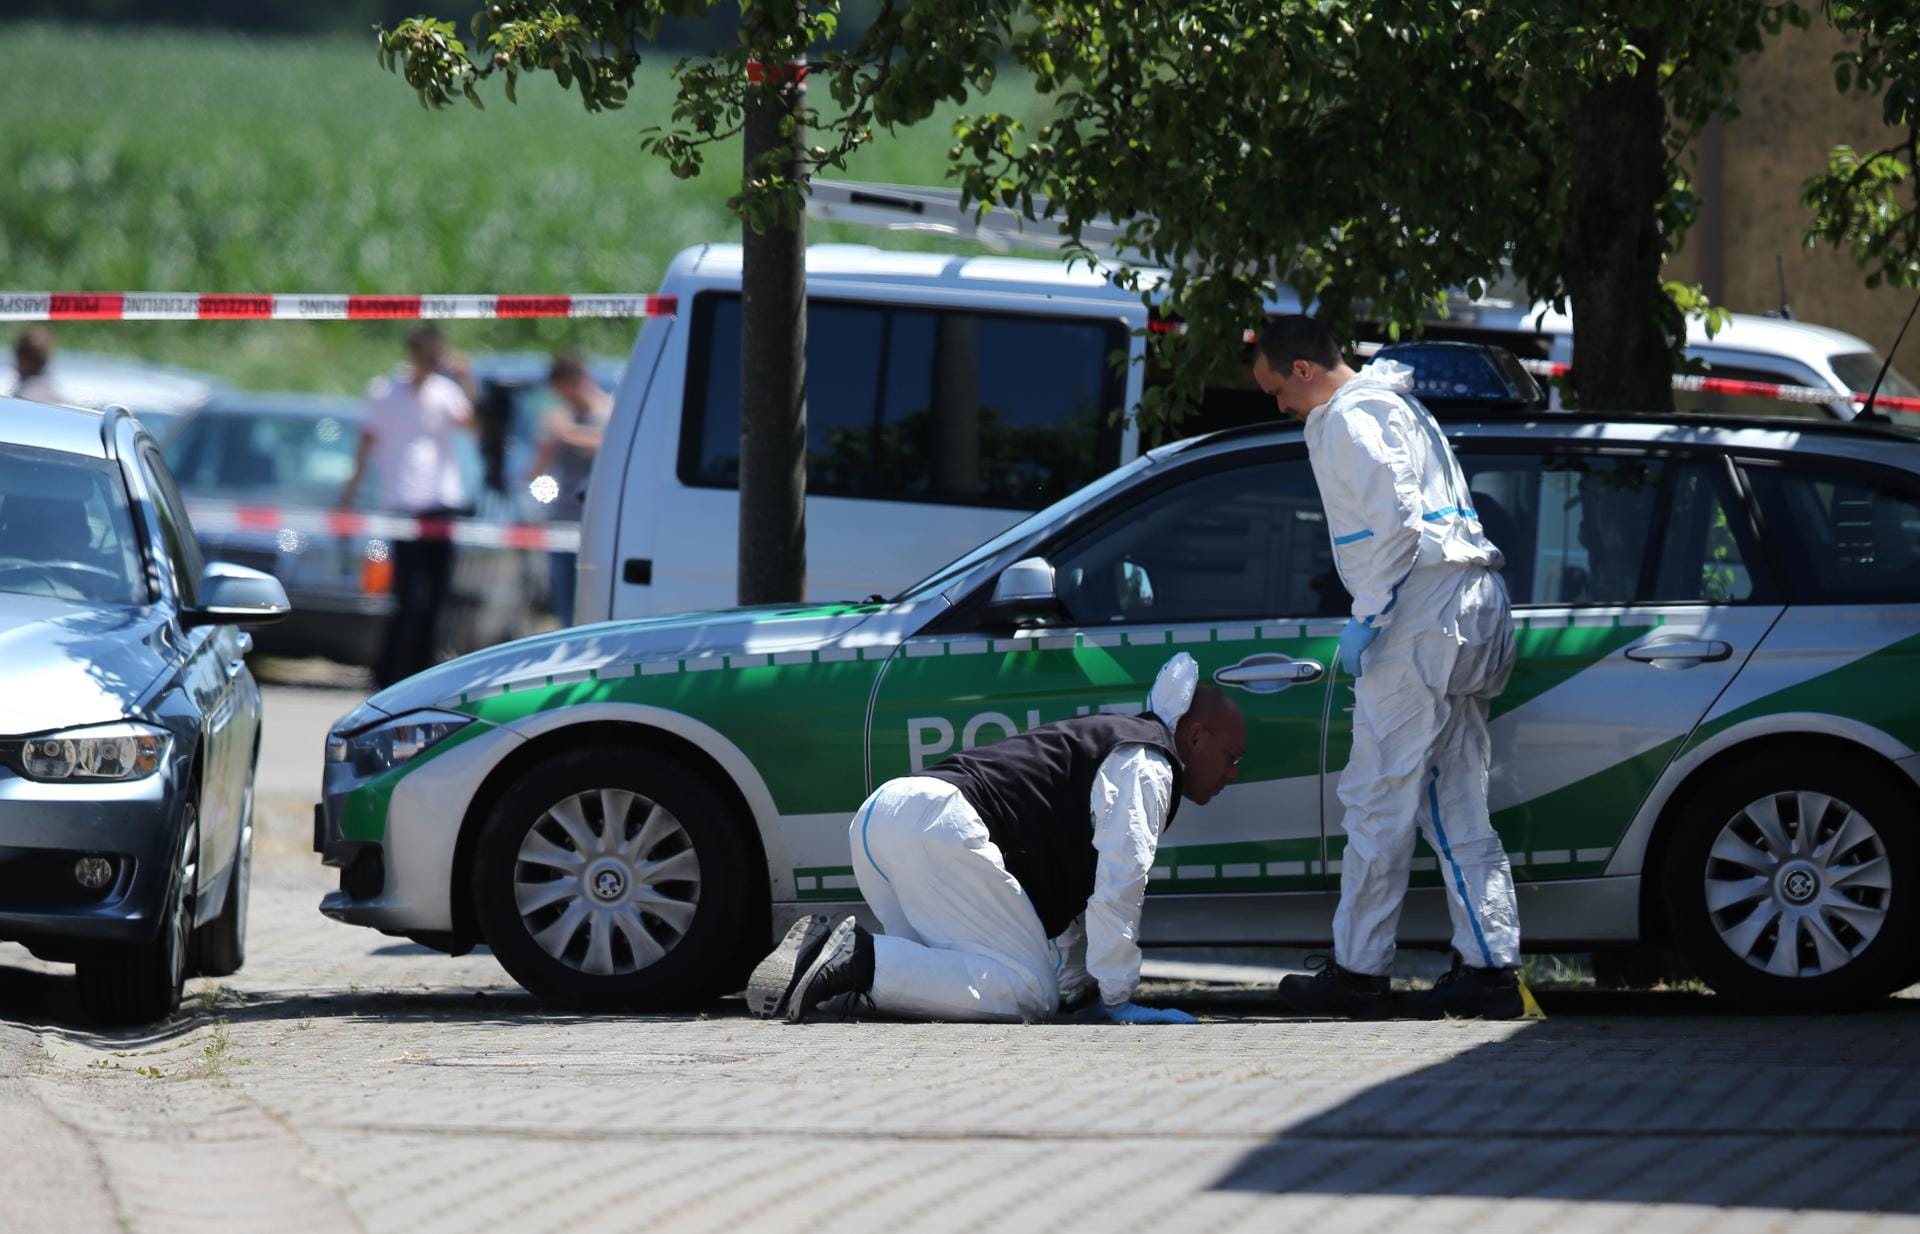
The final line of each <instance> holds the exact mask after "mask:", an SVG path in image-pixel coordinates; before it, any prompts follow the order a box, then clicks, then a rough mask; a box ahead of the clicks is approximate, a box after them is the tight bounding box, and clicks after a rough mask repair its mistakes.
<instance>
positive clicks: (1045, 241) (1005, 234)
mask: <svg viewBox="0 0 1920 1234" xmlns="http://www.w3.org/2000/svg"><path fill="white" fill-rule="evenodd" d="M1047 205H1048V202H1047V199H1046V198H1044V197H1035V198H1034V199H1033V208H1034V213H1035V214H1036V215H1037V216H1038V217H1037V218H1027V217H1026V216H1025V215H1023V214H1021V213H1020V212H1019V211H1018V210H1010V209H1008V208H1006V207H1005V206H988V207H987V208H986V209H985V210H982V209H981V208H980V206H979V205H978V204H977V203H976V204H974V205H963V204H962V203H961V199H960V190H959V189H944V188H922V187H918V186H915V185H906V184H874V183H870V182H866V181H860V180H815V181H813V188H812V192H811V194H810V196H809V197H808V198H807V214H808V215H809V216H810V217H812V218H816V219H820V220H823V221H826V222H834V223H859V224H864V225H866V226H870V227H884V228H887V229H888V230H891V231H917V232H925V233H928V234H932V235H939V236H952V237H954V238H956V239H961V240H972V241H974V242H975V243H978V244H981V245H984V246H986V247H987V248H990V249H992V250H993V251H994V252H996V253H1008V252H1012V251H1013V250H1014V249H1015V248H1029V249H1040V250H1044V251H1046V252H1050V253H1063V252H1065V251H1066V249H1067V247H1068V242H1067V236H1066V233H1065V232H1063V231H1062V230H1061V228H1060V225H1059V224H1058V223H1056V222H1055V221H1054V220H1052V219H1050V218H1048V217H1046V213H1047ZM1125 237H1126V225H1125V224H1122V223H1116V222H1114V221H1113V220H1112V219H1110V218H1108V217H1107V216H1106V215H1104V214H1103V215H1100V216H1098V217H1096V218H1094V219H1091V220H1089V221H1088V223H1087V224H1086V225H1085V226H1084V227H1082V228H1081V229H1080V242H1081V244H1082V245H1084V246H1085V247H1086V248H1088V249H1090V250H1092V251H1093V252H1096V253H1100V254H1102V255H1105V256H1111V257H1114V258H1116V259H1122V258H1124V257H1126V256H1128V255H1129V253H1130V250H1128V249H1125V248H1123V247H1122V246H1123V242H1124V240H1125Z"/></svg>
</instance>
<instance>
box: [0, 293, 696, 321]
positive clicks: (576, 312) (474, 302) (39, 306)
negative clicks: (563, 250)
mask: <svg viewBox="0 0 1920 1234" xmlns="http://www.w3.org/2000/svg"><path fill="white" fill-rule="evenodd" d="M679 307H680V306H679V303H678V298H677V297H674V296H642V295H604V296H601V295H594V296H465V295H461V296H338V295H299V294H296V295H284V296H278V295H276V296H251V295H216V294H212V293H201V292H192V291H187V292H169V291H128V292H91V291H0V321H492V320H495V319H497V318H510V317H672V316H673V315H674V314H675V313H676V312H678V311H679Z"/></svg>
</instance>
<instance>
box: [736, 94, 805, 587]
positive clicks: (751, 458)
mask: <svg viewBox="0 0 1920 1234" xmlns="http://www.w3.org/2000/svg"><path fill="white" fill-rule="evenodd" d="M783 68H784V66H779V65H769V66H768V69H769V76H770V77H775V76H778V75H779V74H780V72H781V70H782V69H783ZM804 88H805V87H804V84H803V82H802V81H800V80H796V79H793V78H791V77H790V78H789V79H788V80H787V81H786V82H785V85H784V88H781V89H777V90H776V89H774V88H772V87H769V88H768V89H765V90H759V89H750V90H748V91H747V95H746V98H747V105H746V131H745V133H744V135H743V136H744V139H745V143H746V153H745V156H744V163H743V169H744V172H745V174H746V175H747V176H749V177H751V176H752V175H754V169H755V164H756V162H757V161H758V160H760V159H761V158H762V157H763V156H766V155H768V154H769V153H770V152H778V154H779V156H780V157H781V158H782V159H783V160H784V161H785V162H786V164H787V165H788V168H789V174H793V175H798V174H800V173H801V172H803V171H804V168H803V166H802V162H803V153H802V152H803V151H804V149H805V145H804V132H803V130H802V129H801V127H800V124H799V118H798V116H797V114H796V113H797V111H798V110H799V107H800V103H801V97H802V94H801V92H802V90H804ZM789 121H791V123H792V128H791V129H790V130H788V131H786V132H782V128H783V126H784V125H786V124H787V123H789ZM806 226H807V224H806V215H805V214H804V213H797V214H796V215H795V217H794V218H793V219H792V220H791V221H790V222H783V221H779V220H776V221H774V222H772V223H770V224H769V225H768V226H767V228H766V230H765V231H755V230H754V228H753V225H752V224H751V223H742V224H741V229H740V230H741V248H742V250H743V252H742V254H741V270H740V580H739V597H740V603H742V604H793V603H797V602H799V601H801V600H804V599H805V598H806V587H807V311H806V310H807V237H806Z"/></svg>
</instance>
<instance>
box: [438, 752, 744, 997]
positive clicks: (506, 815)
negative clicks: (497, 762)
mask: <svg viewBox="0 0 1920 1234" xmlns="http://www.w3.org/2000/svg"><path fill="white" fill-rule="evenodd" d="M602 788H614V789H625V790H627V791H629V792H632V793H637V794H639V795H640V796H642V797H644V798H647V799H648V800H650V801H654V802H658V803H659V804H660V805H662V806H664V807H665V808H666V809H667V810H668V811H669V812H671V813H672V814H673V816H674V818H675V819H676V820H678V821H679V823H680V825H681V826H682V827H683V828H684V829H685V831H686V833H687V837H688V839H689V840H690V841H691V843H692V846H693V850H694V852H695V853H696V854H697V855H698V857H699V862H700V896H699V903H698V907H697V909H696V910H695V913H694V916H693V919H692V921H691V922H690V923H689V925H688V926H687V929H686V932H685V933H684V934H683V935H682V936H681V937H680V939H679V940H678V941H677V942H676V943H675V944H674V945H672V946H671V947H670V948H669V949H668V950H667V953H666V954H665V955H664V956H662V957H660V958H659V959H658V960H656V961H655V962H654V963H652V964H650V965H648V966H647V967H645V968H641V969H639V970H637V971H635V972H631V973H623V974H614V975H606V976H602V975H595V974H590V973H586V972H582V971H581V970H579V969H577V968H574V967H572V966H570V965H567V964H565V963H563V962H561V961H559V960H556V959H555V958H553V957H552V956H550V955H548V954H547V952H546V951H545V950H544V949H543V948H542V947H541V946H540V944H539V943H537V942H536V941H535V940H534V938H533V936H532V935H531V934H530V933H529V932H528V929H527V926H526V923H525V922H524V921H523V920H522V919H521V915H520V912H519V909H518V907H517V905H516V904H515V901H514V892H513V881H514V868H515V866H516V864H517V862H518V857H519V852H520V845H521V842H522V841H523V840H524V839H525V838H526V835H527V832H528V831H529V830H531V829H532V828H533V826H534V825H535V824H536V823H538V822H539V821H540V818H541V817H542V815H544V814H545V812H546V811H547V810H548V809H550V808H551V807H552V806H553V805H555V804H556V803H558V802H561V801H564V800H565V799H566V798H568V797H570V796H572V795H574V794H576V793H582V792H590V791H593V790H597V789H602ZM746 825H747V824H746V822H745V820H743V819H740V818H739V817H737V811H736V810H735V809H734V808H733V806H732V805H731V804H730V803H729V802H728V801H727V799H726V798H725V797H724V796H723V795H722V794H721V793H720V792H719V791H718V790H717V789H716V788H715V787H714V786H713V785H712V784H711V783H710V782H709V781H708V779H707V778H706V776H705V775H704V774H702V773H701V772H699V771H697V770H695V769H694V768H692V767H690V766H688V765H687V764H686V763H685V762H683V761H682V760H680V759H677V758H675V757H673V756H672V755H670V754H666V753H662V752H660V751H658V750H651V749H647V748H645V747H635V746H628V745H601V746H590V747H586V748H583V749H578V750H571V751H568V752H566V753H563V754H556V755H554V756H552V757H550V758H548V759H546V760H544V761H543V762H540V763H538V764H536V765H535V766H533V767H532V768H531V769H529V770H528V771H527V772H526V773H525V774H524V775H522V776H521V777H520V778H519V779H518V780H517V781H515V782H514V784H513V785H512V786H511V787H510V788H508V789H507V791H506V792H505V793H503V794H502V795H501V797H500V799H499V801H498V802H496V803H495V805H494V808H493V810H492V811H491V812H490V814H489V815H488V817H487V821H486V824H485V826H484V829H483V830H482V832H481V835H480V838H479V842H478V845H477V846H476V849H475V853H474V863H473V882H472V892H473V905H474V913H475V916H476V917H477V918H478V920H479V923H480V932H481V935H482V937H484V938H485V940H486V942H487V946H488V947H489V948H491V949H492V951H493V954H494V957H495V958H496V959H498V960H499V961H500V963H501V965H502V966H503V967H504V968H505V969H506V970H507V972H508V973H509V974H510V975H511V976H512V977H513V979H514V980H515V981H518V982H519V983H520V984H521V985H522V986H525V987H526V988H527V990H528V991H529V992H531V993H533V994H534V995H536V996H538V997H539V998H541V999H543V1000H546V1001H549V1002H554V1003H560V1004H565V1005H569V1006H582V1007H601V1008H630V1009H658V1008H671V1007H685V1006H689V1005H692V1004H696V1003H699V1002H702V1001H705V1000H707V999H710V998H713V997H716V996H718V995H721V994H725V993H728V992H730V991H731V990H733V989H737V988H739V984H740V974H739V972H738V968H739V956H740V955H742V954H744V952H745V951H746V950H747V947H746V944H747V941H748V940H747V939H746V938H745V936H744V935H745V932H746V931H747V930H748V929H749V927H750V923H751V922H752V921H753V920H754V919H755V915H754V913H753V912H751V911H749V905H750V903H751V901H750V899H749V897H750V896H752V895H754V894H758V895H759V896H760V897H761V898H762V899H764V898H765V891H764V888H761V889H760V890H759V891H758V892H755V890H754V888H755V885H756V880H754V879H753V878H752V877H751V876H750V871H751V869H752V867H751V863H750V861H749V856H748V853H749V850H748V847H747V845H746V843H745V840H744V837H743V828H744V827H745V826H746ZM756 941H757V940H756Z"/></svg>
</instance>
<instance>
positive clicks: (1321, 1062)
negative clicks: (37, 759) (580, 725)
mask: <svg viewBox="0 0 1920 1234" xmlns="http://www.w3.org/2000/svg"><path fill="white" fill-rule="evenodd" d="M268 805H269V808H268V811H267V823H266V826H265V828H264V830H263V846H262V853H261V858H260V861H259V863H258V867H257V868H258V874H257V881H256V888H255V897H256V898H255V904H254V916H253V934H252V938H251V940H250V944H251V951H252V959H251V961H250V963H249V964H248V966H247V968H246V969H245V970H244V971H243V972H242V973H241V974H239V975H238V976H237V977H234V978H230V979H227V980H226V982H224V983H223V984H218V985H216V984H214V983H211V982H205V981H201V982H195V983H194V985H193V986H192V987H191V988H190V997H189V1000H188V1006H187V1007H186V1008H184V1009H183V1011H182V1014H181V1015H180V1016H179V1017H177V1018H176V1019H175V1020H174V1021H173V1022H172V1023H170V1024H168V1025H164V1026H160V1027H157V1028H154V1029H149V1030H145V1031H142V1032H136V1033H117V1034H116V1033H102V1032H98V1031H95V1030H92V1029H89V1028H86V1027H84V1026H80V1025H79V1024H78V1021H77V1009H76V1008H75V1006H74V1003H73V995H72V990H71V980H70V979H69V978H68V977H67V976H66V975H65V972H64V970H62V969H59V968H58V967H57V966H50V965H43V964H39V963H37V962H35V961H33V960H32V959H31V958H30V957H27V956H26V954H25V953H24V952H21V951H19V950H18V949H14V948H0V1127H4V1128H5V1129H6V1134H7V1135H8V1138H9V1139H10V1140H12V1141H14V1151H13V1153H12V1154H11V1155H10V1158H9V1162H8V1166H7V1169H6V1170H5V1171H4V1172H3V1173H0V1230H5V1231H11V1230H16V1229H17V1230H35V1231H39V1230H76V1231H91V1230H116V1229H128V1230H134V1231H141V1232H146V1231H153V1232H157V1234H167V1232H171V1231H175V1230H180V1231H186V1230H193V1231H196V1232H201V1231H226V1230H232V1231H237V1232H247V1234H257V1232H258V1231H274V1232H275V1234H304V1232H306V1231H329V1232H330V1231H336V1230H340V1231H363V1232H386V1231H394V1232H396V1234H397V1232H399V1231H407V1232H409V1234H414V1232H419V1234H428V1232H433V1231H467V1230H490V1231H491V1230H502V1231H516V1232H517V1231H529V1232H532V1231H574V1230H592V1231H599V1230H607V1231H628V1230H631V1231H645V1230H673V1231H681V1230H685V1231H702V1230H715V1231H720V1230H738V1229H778V1230H781V1231H810V1230H831V1231H847V1230H869V1229H882V1230H887V1231H889V1232H890V1234H908V1232H917V1231H945V1230H954V1231H961V1230H965V1231H977V1230H998V1229H1006V1230H1036V1229H1049V1228H1064V1229H1089V1230H1099V1231H1103V1232H1105V1231H1113V1232H1118V1231H1128V1230H1167V1229H1172V1228H1177V1229H1203V1230H1209V1229H1218V1230H1240V1229H1245V1230H1260V1231H1271V1230H1274V1229H1287V1228H1306V1229H1312V1230H1314V1231H1315V1232H1316V1234H1321V1232H1323V1231H1342V1230H1349V1229H1350V1230H1356V1231H1357V1230H1388V1229H1394V1228H1396V1227H1406V1226H1410V1225H1411V1226H1416V1227H1417V1228H1419V1229H1421V1230H1428V1229H1433V1230H1450V1229H1458V1230H1473V1231H1476V1232H1478V1231H1484V1230H1489V1229H1500V1230H1508V1229H1514V1230H1522V1229H1552V1230H1555V1231H1563V1230H1565V1231H1579V1230H1587V1229H1593V1230H1614V1229H1620V1228H1624V1227H1646V1228H1654V1229H1659V1230H1662V1231H1669V1230H1670V1231H1687V1230H1702V1231H1706V1230H1741V1231H1746V1230H1760V1229H1764V1230H1796V1231H1798V1230H1805V1231H1841V1230H1881V1229H1899V1230H1912V1231H1916V1234H1920V1065H1916V1054H1917V1053H1920V1000H1899V1001H1896V1002H1895V1003H1893V1004H1890V1005H1889V1006H1888V1007H1887V1009H1885V1010H1881V1011H1876V1012H1873V1013H1869V1014H1863V1015H1856V1016H1846V1017H1826V1018H1814V1017H1793V1016H1779V1017H1754V1016H1743V1015H1737V1014H1732V1013H1730V1012H1728V1011H1726V1010H1725V1009H1724V1008H1722V1007H1720V1006H1719V1005H1718V1004H1717V1002H1716V1001H1715V1000H1714V999H1713V998H1711V997H1710V996H1707V995H1699V994H1686V993H1669V994H1659V995H1633V996H1623V995H1600V994H1595V993H1592V992H1578V991H1567V992H1558V993H1555V992H1549V993H1548V994H1547V995H1545V996H1544V998H1543V1002H1544V1003H1545V1004H1546V1006H1547V1009H1548V1011H1549V1012H1550V1013H1551V1015H1552V1018H1551V1019H1549V1020H1547V1021H1546V1022H1544V1023H1535V1024H1518V1025H1512V1024H1510V1025H1475V1024H1458V1023H1445V1024H1420V1023H1389V1024H1371V1025H1354V1024H1344V1023H1315V1022H1303V1021H1297V1020H1286V1019H1282V1018H1280V1017H1279V1016H1278V1015H1277V1007H1276V1006H1275V1004H1274V1002H1273V999H1272V996H1271V993H1270V991H1269V990H1267V989H1264V988H1259V987H1224V988H1220V987H1215V988H1203V987H1197V986H1192V985H1185V986H1182V985H1172V984H1163V985H1161V986H1160V987H1158V988H1157V989H1155V990H1153V991H1151V993H1154V994H1157V995H1159V996H1160V997H1161V998H1163V999H1165V1000H1169V1001H1173V1002H1175V1003H1176V1004H1178V1005H1183V1006H1186V1007H1188V1008H1189V1009H1191V1010H1194V1011H1196V1012H1199V1013H1202V1014H1203V1015H1205V1016H1207V1017H1208V1019H1207V1021H1206V1022H1205V1023H1203V1024H1201V1025H1199V1026H1196V1027H1193V1028H1188V1029H1180V1028H1138V1029H1130V1028H1117V1027H1112V1026H1096V1025H1089V1024H1078V1023H1063V1024H1050V1025H1038V1026H1031V1027H999V1026H941V1025H910V1024H893V1023H857V1022H855V1023H823V1024H811V1025H806V1026H802V1027H798V1028H794V1027H789V1026H787V1025H784V1024H767V1023H762V1022H760V1021H757V1020H753V1019H750V1018H747V1017H746V1016H744V1014H743V1013H742V1011H741V1009H740V1007H739V1005H738V1003H722V1004H718V1005H716V1006H715V1007H714V1008H712V1009H711V1010H710V1011H709V1012H708V1013H706V1014H704V1015H697V1016H583V1015H555V1014H548V1013H545V1012H543V1011H542V1010H541V1009H539V1008H538V1007H537V1006H536V1005H535V1004H534V1003H533V1002H532V1001H531V1000H530V999H529V998H527V997H526V996H525V995H524V994H522V993H521V992H519V991H518V989H517V988H516V987H514V986H513V985H512V984H511V983H510V982H508V981H507V980H506V978H505V976H504V974H502V973H501V971H500V970H499V968H498V966H497V965H495V964H494V963H493V961H492V960H491V959H490V958H488V957H486V956H485V955H476V956H467V957H462V958H459V959H449V958H447V957H444V956H435V955H431V954H429V953H426V952H424V951H423V950H422V949H420V948H417V947H414V946H412V945H410V944H406V943H403V942H400V941H398V940H391V939H385V938H382V937H380V936H378V935H374V934H370V933H368V932H365V931H361V930H354V929H349V928H347V927H344V926H339V925H336V924H333V923H331V922H328V921H326V920H325V919H323V918H321V917H320V916H319V915H318V914H317V913H316V912H315V911H314V904H315V903H316V902H317V900H318V898H319V896H320V894H321V892H322V890H324V888H325V885H326V884H325V881H324V878H323V876H322V872H321V871H320V869H319V867H318V866H317V864H316V863H315V861H314V859H313V858H312V856H311V854H307V853H303V852H301V851H300V848H301V845H300V841H301V840H302V839H304V823H305V816H304V814H303V813H302V812H301V810H300V809H299V803H297V802H295V801H293V800H291V799H288V800H284V801H276V802H270V803H268Z"/></svg>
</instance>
